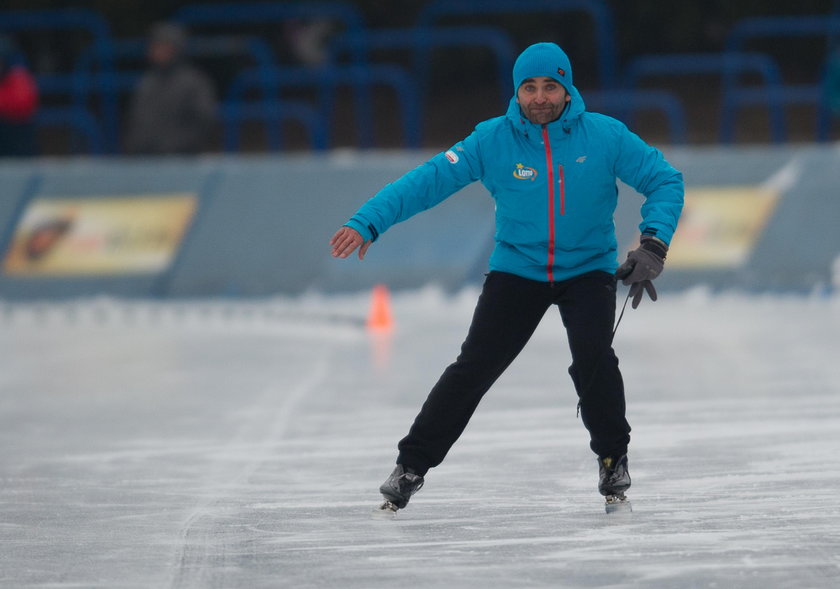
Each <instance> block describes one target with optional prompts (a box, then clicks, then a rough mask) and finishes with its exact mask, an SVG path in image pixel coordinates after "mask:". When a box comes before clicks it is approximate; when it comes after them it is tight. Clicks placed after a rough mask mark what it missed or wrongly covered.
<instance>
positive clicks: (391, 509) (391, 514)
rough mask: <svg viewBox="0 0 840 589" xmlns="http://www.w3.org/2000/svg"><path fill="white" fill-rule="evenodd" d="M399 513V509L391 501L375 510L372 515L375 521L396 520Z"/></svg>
mask: <svg viewBox="0 0 840 589" xmlns="http://www.w3.org/2000/svg"><path fill="white" fill-rule="evenodd" d="M397 511H399V507H397V506H396V505H394V504H393V503H391V502H390V501H385V502H383V503H382V505H380V506H379V507H377V508H376V509H374V510H373V513H372V514H371V515H372V516H373V518H374V519H395V518H396V517H397Z"/></svg>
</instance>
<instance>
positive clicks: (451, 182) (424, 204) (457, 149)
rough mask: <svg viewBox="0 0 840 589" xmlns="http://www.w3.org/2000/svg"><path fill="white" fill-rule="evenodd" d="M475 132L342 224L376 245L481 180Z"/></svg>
mask: <svg viewBox="0 0 840 589" xmlns="http://www.w3.org/2000/svg"><path fill="white" fill-rule="evenodd" d="M481 162H482V160H481V149H480V145H479V141H478V136H477V134H476V133H475V132H473V133H472V134H471V135H469V136H468V137H467V138H466V139H464V140H463V141H460V142H458V143H457V144H455V145H454V146H453V147H452V149H450V150H448V151H446V152H443V153H439V154H437V155H436V156H434V157H433V158H431V159H430V160H428V161H427V162H425V163H424V164H422V165H420V166H418V167H417V168H415V169H413V170H411V171H410V172H408V173H406V174H405V175H403V176H402V177H400V178H399V179H398V180H396V181H394V182H392V183H390V184H387V185H386V186H385V187H384V188H382V190H380V191H379V192H377V193H376V194H375V195H374V196H373V197H372V198H371V199H370V200H368V201H367V202H366V203H365V204H364V205H362V207H361V208H360V209H359V210H358V211H357V212H356V214H355V215H353V216H352V217H351V218H350V220H349V221H348V222H347V223H345V225H346V226H347V227H351V228H353V229H355V230H356V231H358V232H359V234H361V236H362V237H363V238H364V239H365V240H366V241H367V240H373V241H375V240H376V239H377V238H378V237H379V236H380V235H381V234H382V233H384V232H385V231H387V230H388V228H389V227H391V226H392V225H394V224H396V223H399V222H400V221H405V220H406V219H408V218H410V217H412V216H413V215H416V214H417V213H419V212H422V211H425V210H427V209H430V208H432V207H433V206H435V205H437V204H439V203H441V202H443V201H444V200H445V199H446V198H447V197H449V196H451V195H452V194H454V193H455V192H457V191H459V190H460V189H461V188H463V187H464V186H466V185H468V184H470V183H472V182H475V181H477V180H479V179H481V177H482V175H483V165H482V163H481Z"/></svg>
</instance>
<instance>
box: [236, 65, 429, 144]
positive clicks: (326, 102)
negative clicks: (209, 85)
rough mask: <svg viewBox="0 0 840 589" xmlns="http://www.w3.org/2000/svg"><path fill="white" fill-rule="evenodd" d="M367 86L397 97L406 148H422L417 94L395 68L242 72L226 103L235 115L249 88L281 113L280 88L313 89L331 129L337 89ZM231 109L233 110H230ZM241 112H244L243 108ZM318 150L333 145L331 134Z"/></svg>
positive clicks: (360, 123)
mask: <svg viewBox="0 0 840 589" xmlns="http://www.w3.org/2000/svg"><path fill="white" fill-rule="evenodd" d="M342 84H347V85H355V86H359V85H364V86H365V87H366V88H368V89H369V88H370V86H371V85H373V84H386V85H388V86H390V87H391V88H392V89H393V90H394V91H395V93H396V95H397V98H398V100H399V103H400V107H401V109H402V115H403V116H402V131H403V135H404V138H405V143H406V146H408V147H419V144H420V128H419V123H418V121H419V117H418V109H419V107H418V101H417V90H416V88H415V85H414V82H413V81H412V79H411V77H410V76H408V75H407V74H406V73H405V72H404V71H403V70H402V69H400V68H398V67H396V66H388V65H372V66H367V67H363V66H356V65H347V66H325V67H322V68H317V69H316V68H306V67H278V68H273V69H270V70H265V69H255V70H247V71H245V72H242V73H241V74H240V75H239V76H237V78H236V79H235V80H234V82H233V84H232V85H231V89H230V91H229V93H228V96H227V97H226V99H225V103H226V104H227V105H228V108H232V109H234V111H235V108H237V107H236V105H237V103H242V102H243V101H244V92H245V90H246V89H247V88H254V87H261V88H262V90H263V98H262V101H261V103H262V104H263V105H264V108H265V109H266V110H265V112H267V113H274V112H282V107H283V105H282V103H280V102H274V101H276V100H278V98H277V97H278V96H279V92H280V89H281V88H285V87H298V88H311V87H313V86H314V87H315V89H316V90H317V91H318V93H319V109H318V110H319V113H320V117H321V118H322V119H323V121H324V125H325V128H326V129H330V128H332V119H333V113H334V112H335V89H336V87H337V86H339V85H342ZM231 105H232V106H231ZM239 108H242V107H241V106H240V107H239ZM251 112H252V114H254V116H257V115H258V114H259V112H260V111H259V109H258V108H257V109H255V110H253V111H251ZM357 122H358V129H359V132H360V133H361V131H362V129H364V128H368V129H369V128H370V127H369V126H368V125H367V121H365V120H363V119H361V120H359V121H357ZM310 132H311V133H312V134H313V136H315V137H318V134H317V133H318V129H317V128H313V129H311V130H310ZM319 143H321V145H318V147H328V146H330V145H331V140H330V137H329V132H328V131H327V132H326V137H325V138H324V140H323V142H320V141H319Z"/></svg>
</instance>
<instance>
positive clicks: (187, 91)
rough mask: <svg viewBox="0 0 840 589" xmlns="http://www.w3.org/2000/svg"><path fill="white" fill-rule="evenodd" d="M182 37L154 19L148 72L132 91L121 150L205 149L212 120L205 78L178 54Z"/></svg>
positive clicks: (212, 95)
mask: <svg viewBox="0 0 840 589" xmlns="http://www.w3.org/2000/svg"><path fill="white" fill-rule="evenodd" d="M186 43H187V36H186V33H185V32H184V30H183V29H182V28H181V27H179V26H178V25H175V24H171V23H158V24H156V25H154V26H153V27H152V31H151V34H150V37H149V47H148V53H147V55H148V60H149V65H150V67H149V70H148V71H147V72H146V73H145V74H144V75H143V77H142V78H141V80H140V83H139V84H138V86H137V89H136V90H135V92H134V94H133V96H132V99H131V105H130V111H129V117H128V132H127V136H126V144H125V148H126V151H127V152H128V153H131V154H147V155H151V154H196V153H201V152H204V151H208V150H209V149H210V141H211V138H212V135H213V131H214V128H215V125H216V122H217V118H218V105H217V100H216V91H215V89H214V87H213V82H212V81H211V80H210V78H209V77H208V76H207V75H206V74H204V73H203V72H202V71H200V70H199V69H198V68H196V67H195V66H193V65H191V64H189V63H188V62H187V61H186V59H185V57H184V49H185V46H186Z"/></svg>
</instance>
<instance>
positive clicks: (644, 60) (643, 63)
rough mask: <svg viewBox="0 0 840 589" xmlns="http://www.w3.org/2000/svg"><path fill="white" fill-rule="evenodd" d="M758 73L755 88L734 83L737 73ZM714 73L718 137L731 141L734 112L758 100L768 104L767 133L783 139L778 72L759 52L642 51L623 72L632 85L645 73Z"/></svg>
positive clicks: (628, 83)
mask: <svg viewBox="0 0 840 589" xmlns="http://www.w3.org/2000/svg"><path fill="white" fill-rule="evenodd" d="M743 73H756V74H758V75H759V76H760V77H761V79H762V82H763V84H764V86H763V87H761V88H760V89H759V90H757V91H755V90H754V89H751V88H742V87H738V86H737V85H736V84H737V80H738V76H739V75H740V74H743ZM697 74H715V75H718V76H720V79H721V83H722V109H721V122H720V140H721V142H723V143H731V142H732V140H733V137H734V127H735V121H734V117H735V112H736V111H737V109H738V108H739V106H741V105H743V104H754V103H760V104H762V105H764V106H766V107H767V108H768V111H769V123H770V135H771V138H772V140H773V141H774V142H776V143H780V142H783V141H785V140H786V139H787V130H786V125H785V118H784V111H783V110H782V104H783V102H784V100H785V97H784V94H783V90H782V81H781V74H780V73H779V69H778V67H777V66H776V64H775V62H774V61H773V60H772V59H771V58H770V57H769V56H767V55H764V54H762V53H712V54H708V53H689V54H679V55H643V56H640V57H637V58H636V59H634V60H633V61H632V62H630V64H629V65H628V66H627V70H626V72H625V80H626V85H627V87H629V88H635V87H636V86H637V85H638V84H639V80H640V79H641V78H643V77H645V76H651V75H658V76H684V75H697Z"/></svg>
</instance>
